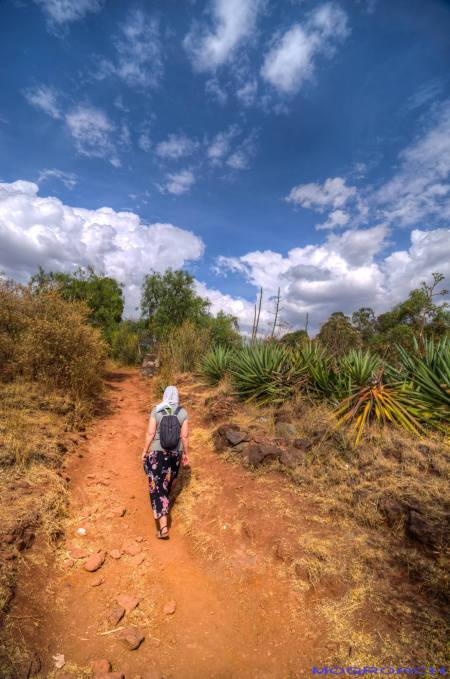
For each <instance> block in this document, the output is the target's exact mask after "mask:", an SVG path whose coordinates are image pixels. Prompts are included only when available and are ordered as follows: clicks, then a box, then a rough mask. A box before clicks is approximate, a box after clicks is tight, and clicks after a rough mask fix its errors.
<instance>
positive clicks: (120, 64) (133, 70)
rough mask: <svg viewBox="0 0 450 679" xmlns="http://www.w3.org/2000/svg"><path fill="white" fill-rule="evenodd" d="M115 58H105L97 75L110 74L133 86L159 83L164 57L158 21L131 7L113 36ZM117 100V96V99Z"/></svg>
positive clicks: (104, 76) (107, 75) (97, 76)
mask: <svg viewBox="0 0 450 679" xmlns="http://www.w3.org/2000/svg"><path fill="white" fill-rule="evenodd" d="M114 46H115V48H116V59H115V61H114V62H113V61H109V60H108V59H102V60H101V61H100V63H99V65H98V68H97V72H96V73H95V74H94V76H95V77H96V78H97V79H99V80H103V79H104V78H106V77H109V76H111V75H116V76H117V77H118V78H121V79H122V80H123V81H124V82H126V84H127V85H129V86H130V87H139V88H144V87H156V86H157V85H158V84H159V82H160V80H161V77H162V72H163V57H162V46H161V38H160V34H159V25H158V21H157V20H156V19H155V18H154V17H151V16H148V15H147V14H145V13H144V12H143V11H142V10H140V9H133V10H131V11H130V12H129V13H128V15H127V19H126V21H125V22H124V23H123V24H122V25H121V26H120V33H119V34H118V36H117V37H116V39H115V40H114ZM116 101H117V100H116Z"/></svg>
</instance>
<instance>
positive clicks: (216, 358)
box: [199, 346, 233, 384]
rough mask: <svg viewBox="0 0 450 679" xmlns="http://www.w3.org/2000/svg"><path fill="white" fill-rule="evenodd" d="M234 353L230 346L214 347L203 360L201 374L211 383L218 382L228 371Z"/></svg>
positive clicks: (200, 367)
mask: <svg viewBox="0 0 450 679" xmlns="http://www.w3.org/2000/svg"><path fill="white" fill-rule="evenodd" d="M232 354H233V352H232V350H231V349H229V348H228V347H222V346H217V347H214V348H213V349H211V350H210V351H209V352H208V353H207V354H206V355H205V356H204V357H203V359H202V360H201V362H200V365H199V372H200V374H201V375H203V377H206V379H207V381H208V382H209V383H210V384H217V383H218V382H220V380H221V379H222V378H223V377H224V376H225V374H226V373H227V372H228V369H229V367H230V363H231V358H232Z"/></svg>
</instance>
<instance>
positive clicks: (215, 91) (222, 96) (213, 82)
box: [205, 78, 228, 106]
mask: <svg viewBox="0 0 450 679" xmlns="http://www.w3.org/2000/svg"><path fill="white" fill-rule="evenodd" d="M205 91H206V94H209V95H210V96H211V97H212V98H213V99H215V100H216V101H217V103H218V104H220V105H221V106H224V104H226V102H227V100H228V94H227V93H226V90H225V89H224V88H223V87H222V85H221V84H220V83H219V81H218V80H217V78H210V79H209V80H207V81H206V83H205Z"/></svg>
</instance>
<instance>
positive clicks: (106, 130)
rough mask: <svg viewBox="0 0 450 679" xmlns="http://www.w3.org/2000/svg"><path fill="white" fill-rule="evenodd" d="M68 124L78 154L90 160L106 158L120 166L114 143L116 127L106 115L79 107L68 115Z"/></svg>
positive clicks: (93, 109) (92, 108)
mask: <svg viewBox="0 0 450 679" xmlns="http://www.w3.org/2000/svg"><path fill="white" fill-rule="evenodd" d="M66 123H67V126H68V128H69V131H70V133H71V135H72V137H73V140H74V142H75V146H76V149H77V151H78V153H80V154H81V155H83V156H88V157H90V158H105V159H107V160H109V162H110V163H111V164H112V165H114V166H115V167H117V166H119V165H120V160H119V158H118V154H117V150H116V148H115V145H114V143H113V141H112V133H113V132H114V130H115V126H114V125H113V123H112V122H111V121H110V120H109V118H108V116H107V115H106V113H104V112H103V111H101V110H100V109H98V108H95V107H93V106H78V107H77V108H74V109H73V110H72V111H70V112H69V113H67V115H66Z"/></svg>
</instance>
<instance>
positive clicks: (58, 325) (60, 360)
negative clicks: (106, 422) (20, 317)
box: [18, 290, 107, 402]
mask: <svg viewBox="0 0 450 679" xmlns="http://www.w3.org/2000/svg"><path fill="white" fill-rule="evenodd" d="M25 305H26V316H27V322H26V326H25V328H24V330H23V332H22V333H21V337H20V347H19V352H18V353H19V356H18V363H19V366H20V369H21V372H22V374H23V375H24V376H25V377H26V378H28V379H37V380H39V381H41V382H43V383H46V384H48V385H49V386H50V387H55V388H57V389H61V390H64V391H66V392H67V393H68V394H69V395H70V397H71V398H72V399H73V400H74V401H78V402H83V401H91V400H92V399H94V398H95V397H96V396H98V394H99V393H100V391H101V389H102V372H103V368H104V363H105V360H106V356H107V348H106V345H105V343H104V341H103V340H102V337H101V334H100V331H99V330H97V329H96V328H93V327H92V326H90V325H89V324H88V321H87V317H88V314H89V310H88V308H87V307H86V305H85V304H84V303H83V302H67V301H65V300H63V299H62V298H61V296H60V295H59V294H58V292H57V291H54V290H50V291H45V292H42V293H40V294H38V295H31V294H29V293H27V294H26V295H25Z"/></svg>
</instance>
